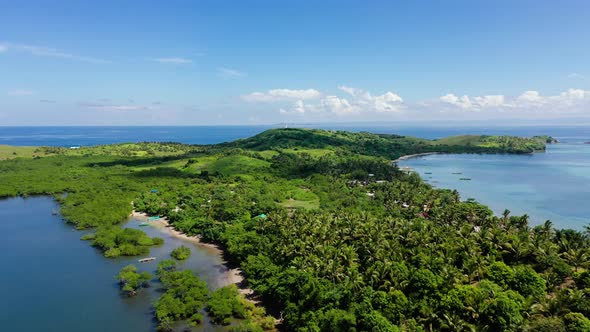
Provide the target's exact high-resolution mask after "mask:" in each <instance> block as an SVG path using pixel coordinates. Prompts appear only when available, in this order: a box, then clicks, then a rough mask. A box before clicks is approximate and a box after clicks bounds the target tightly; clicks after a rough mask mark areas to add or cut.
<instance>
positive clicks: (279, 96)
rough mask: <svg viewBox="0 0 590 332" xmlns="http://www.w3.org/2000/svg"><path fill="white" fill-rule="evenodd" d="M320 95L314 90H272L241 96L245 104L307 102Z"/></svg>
mask: <svg viewBox="0 0 590 332" xmlns="http://www.w3.org/2000/svg"><path fill="white" fill-rule="evenodd" d="M320 96H321V93H320V92H319V91H318V90H315V89H307V90H291V89H273V90H268V91H266V92H253V93H250V94H247V95H243V96H242V99H243V100H245V101H247V102H276V101H288V100H297V99H298V100H308V99H317V98H319V97H320Z"/></svg>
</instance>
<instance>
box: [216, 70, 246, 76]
mask: <svg viewBox="0 0 590 332" xmlns="http://www.w3.org/2000/svg"><path fill="white" fill-rule="evenodd" d="M217 75H218V76H219V77H225V78H238V77H244V76H246V73H243V72H241V71H239V70H235V69H231V68H223V67H222V68H217Z"/></svg>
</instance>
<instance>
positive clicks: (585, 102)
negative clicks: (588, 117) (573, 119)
mask: <svg viewBox="0 0 590 332" xmlns="http://www.w3.org/2000/svg"><path fill="white" fill-rule="evenodd" d="M439 101H440V102H441V103H442V105H438V106H443V107H444V106H445V105H446V106H451V107H454V108H456V109H461V110H467V111H483V110H492V111H493V110H521V111H535V112H537V113H538V112H546V113H550V112H555V111H565V112H576V111H581V110H587V109H590V91H587V90H582V89H568V90H566V91H564V92H561V93H559V94H557V95H553V96H543V95H541V93H539V92H538V91H534V90H528V91H525V92H523V93H522V94H520V95H518V96H516V97H508V96H504V95H485V96H475V97H470V96H467V95H464V96H462V97H458V96H456V95H454V94H452V93H451V94H447V95H444V96H442V97H440V98H439ZM430 106H433V105H430ZM434 106H435V107H436V106H437V105H436V104H435V105H434Z"/></svg>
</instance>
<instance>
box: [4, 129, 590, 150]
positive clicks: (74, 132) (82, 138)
mask: <svg viewBox="0 0 590 332" xmlns="http://www.w3.org/2000/svg"><path fill="white" fill-rule="evenodd" d="M283 126H284V125H280V126H279V125H277V126H190V127H182V126H174V127H171V126H169V127H157V126H156V127H143V126H142V127H119V126H112V127H86V126H84V127H2V126H0V145H19V146H64V147H68V146H88V145H98V144H111V143H126V142H179V143H187V144H213V143H221V142H227V141H232V140H235V139H238V138H245V137H249V136H253V135H256V134H258V133H260V132H262V131H264V130H267V129H270V128H282V127H283ZM290 126H293V127H306V128H323V129H331V130H338V129H340V130H349V131H367V132H373V133H382V134H400V135H410V136H417V137H422V138H441V137H445V136H451V135H462V134H488V135H518V136H533V135H553V136H556V137H559V138H560V139H563V140H570V139H579V138H581V139H590V127H588V126H584V127H574V126H568V127H555V126H515V127H505V126H504V127H499V126H487V127H486V126H453V127H451V126H445V127H442V126H441V127H420V126H405V125H396V124H326V125H290Z"/></svg>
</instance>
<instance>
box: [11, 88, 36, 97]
mask: <svg viewBox="0 0 590 332" xmlns="http://www.w3.org/2000/svg"><path fill="white" fill-rule="evenodd" d="M34 94H35V91H31V90H21V89H18V90H11V91H8V95H9V96H16V97H19V96H30V95H34Z"/></svg>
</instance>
